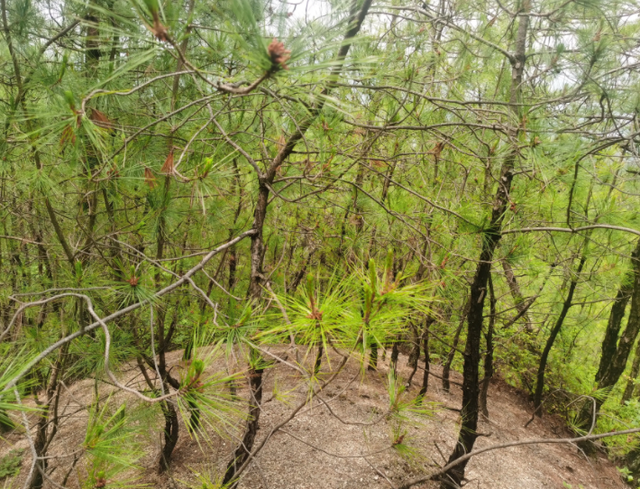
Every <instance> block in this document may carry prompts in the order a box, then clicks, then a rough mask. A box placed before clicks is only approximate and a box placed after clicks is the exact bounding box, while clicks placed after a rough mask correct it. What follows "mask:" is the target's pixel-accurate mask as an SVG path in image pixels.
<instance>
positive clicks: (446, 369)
mask: <svg viewBox="0 0 640 489" xmlns="http://www.w3.org/2000/svg"><path fill="white" fill-rule="evenodd" d="M468 313H469V299H467V302H466V303H465V305H464V309H463V310H462V316H461V317H460V324H458V329H456V333H455V334H454V335H453V343H452V345H451V349H450V350H449V354H448V355H447V361H446V362H445V363H444V366H443V367H442V388H443V389H444V390H445V392H449V389H450V388H451V384H450V382H449V374H450V372H451V364H452V363H453V359H454V358H455V356H456V351H457V349H458V342H459V341H460V333H462V328H463V327H464V322H465V319H467V314H468Z"/></svg>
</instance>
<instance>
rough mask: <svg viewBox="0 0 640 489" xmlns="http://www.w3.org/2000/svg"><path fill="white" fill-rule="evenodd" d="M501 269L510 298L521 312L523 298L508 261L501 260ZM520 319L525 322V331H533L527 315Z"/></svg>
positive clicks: (523, 303)
mask: <svg viewBox="0 0 640 489" xmlns="http://www.w3.org/2000/svg"><path fill="white" fill-rule="evenodd" d="M502 269H503V270H504V276H505V278H506V279H507V284H508V285H509V290H510V291H511V296H512V297H513V301H514V302H515V306H516V310H517V311H518V312H522V311H523V310H524V307H525V301H524V297H523V296H522V292H520V286H519V285H518V280H517V279H516V276H515V274H514V273H513V268H511V264H510V263H509V261H508V260H506V259H504V260H502ZM522 317H523V319H524V320H525V324H526V328H527V331H528V332H529V333H531V332H532V331H533V325H532V324H531V319H529V315H528V314H527V313H526V312H525V313H524V314H523V316H522Z"/></svg>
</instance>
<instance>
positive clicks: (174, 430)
mask: <svg viewBox="0 0 640 489" xmlns="http://www.w3.org/2000/svg"><path fill="white" fill-rule="evenodd" d="M160 407H161V408H162V415H163V416H164V446H163V447H162V452H161V454H160V466H159V468H158V472H160V473H162V472H165V471H167V470H169V467H170V466H171V455H172V454H173V449H174V448H175V447H176V444H177V443H178V434H179V430H178V413H177V412H176V408H175V407H173V404H171V403H170V402H167V401H163V402H161V403H160Z"/></svg>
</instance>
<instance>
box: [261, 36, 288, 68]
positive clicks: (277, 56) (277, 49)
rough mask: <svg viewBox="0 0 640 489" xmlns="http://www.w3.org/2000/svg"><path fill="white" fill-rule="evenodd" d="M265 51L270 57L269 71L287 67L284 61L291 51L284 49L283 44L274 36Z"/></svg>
mask: <svg viewBox="0 0 640 489" xmlns="http://www.w3.org/2000/svg"><path fill="white" fill-rule="evenodd" d="M267 53H268V54H269V58H271V71H278V70H279V69H283V70H288V69H289V67H288V66H287V64H286V62H287V61H288V60H289V58H291V51H289V50H287V49H285V48H284V44H283V43H281V42H280V41H278V40H277V39H276V38H275V37H274V38H273V40H272V41H271V43H270V44H269V46H268V47H267Z"/></svg>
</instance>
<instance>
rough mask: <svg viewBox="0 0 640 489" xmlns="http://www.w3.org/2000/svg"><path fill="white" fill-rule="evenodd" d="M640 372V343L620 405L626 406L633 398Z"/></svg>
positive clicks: (639, 343)
mask: <svg viewBox="0 0 640 489" xmlns="http://www.w3.org/2000/svg"><path fill="white" fill-rule="evenodd" d="M639 372H640V341H639V342H638V344H637V346H636V351H635V357H634V358H633V363H632V364H631V372H630V373H629V379H628V380H627V385H626V387H625V389H624V393H623V394H622V399H620V404H622V405H624V403H625V402H627V401H628V400H629V399H631V397H633V391H634V390H635V387H636V381H637V380H638V373H639Z"/></svg>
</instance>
